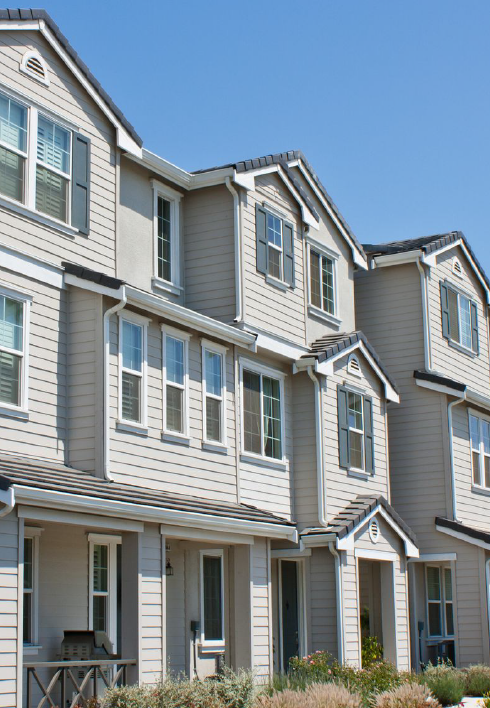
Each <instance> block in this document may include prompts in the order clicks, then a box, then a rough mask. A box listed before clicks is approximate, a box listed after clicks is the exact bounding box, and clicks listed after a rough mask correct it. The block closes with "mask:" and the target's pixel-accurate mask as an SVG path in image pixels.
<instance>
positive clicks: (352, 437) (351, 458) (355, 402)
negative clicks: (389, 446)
mask: <svg viewBox="0 0 490 708" xmlns="http://www.w3.org/2000/svg"><path fill="white" fill-rule="evenodd" d="M337 397H338V416H339V460H340V467H345V468H346V469H349V470H354V471H359V472H366V473H369V474H372V473H373V472H374V442H373V401H372V398H370V397H369V396H365V395H364V394H361V393H358V392H357V391H352V390H350V389H347V388H344V387H342V386H339V387H338V389H337Z"/></svg>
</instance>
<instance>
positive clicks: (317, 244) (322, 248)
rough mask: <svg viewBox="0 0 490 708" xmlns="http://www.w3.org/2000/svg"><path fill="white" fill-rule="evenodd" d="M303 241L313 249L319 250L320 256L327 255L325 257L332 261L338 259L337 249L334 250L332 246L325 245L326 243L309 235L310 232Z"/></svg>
mask: <svg viewBox="0 0 490 708" xmlns="http://www.w3.org/2000/svg"><path fill="white" fill-rule="evenodd" d="M305 241H306V244H307V245H308V246H310V247H312V248H313V249H314V250H315V251H319V252H320V253H321V255H322V256H327V258H330V259H331V260H334V261H339V260H340V253H339V252H338V251H334V250H333V248H331V247H330V246H327V244H326V243H322V242H321V241H318V240H317V239H316V238H314V237H313V236H311V234H309V233H307V234H306V236H305Z"/></svg>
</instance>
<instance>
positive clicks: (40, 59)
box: [19, 49, 49, 86]
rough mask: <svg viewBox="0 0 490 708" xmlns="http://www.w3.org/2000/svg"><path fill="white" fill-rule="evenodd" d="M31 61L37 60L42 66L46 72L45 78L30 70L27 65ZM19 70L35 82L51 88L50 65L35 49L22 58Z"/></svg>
mask: <svg viewBox="0 0 490 708" xmlns="http://www.w3.org/2000/svg"><path fill="white" fill-rule="evenodd" d="M31 59H35V60H36V61H38V62H39V63H40V64H41V67H42V70H43V71H44V76H38V74H36V72H35V71H32V70H31V69H29V67H28V66H27V64H28V63H29V62H30V61H31ZM19 70H20V71H21V72H22V73H23V74H26V75H27V76H29V77H30V78H31V79H34V80H35V81H38V82H39V83H40V84H44V85H45V86H49V72H48V65H47V64H46V62H45V61H44V59H43V57H42V56H41V55H40V54H39V52H37V51H36V50H34V49H30V50H28V51H27V52H26V53H25V54H24V56H23V57H22V59H21V61H20V64H19Z"/></svg>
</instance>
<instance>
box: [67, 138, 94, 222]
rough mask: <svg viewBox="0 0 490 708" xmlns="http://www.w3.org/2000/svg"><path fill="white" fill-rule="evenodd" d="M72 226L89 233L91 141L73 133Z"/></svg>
mask: <svg viewBox="0 0 490 708" xmlns="http://www.w3.org/2000/svg"><path fill="white" fill-rule="evenodd" d="M71 225H72V226H74V227H75V228H76V229H78V230H79V231H81V232H82V233H83V234H88V232H89V228H90V140H89V139H88V138H87V137H85V135H82V134H81V133H73V156H72V203H71Z"/></svg>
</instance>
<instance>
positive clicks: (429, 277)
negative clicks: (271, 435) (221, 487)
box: [356, 232, 490, 666]
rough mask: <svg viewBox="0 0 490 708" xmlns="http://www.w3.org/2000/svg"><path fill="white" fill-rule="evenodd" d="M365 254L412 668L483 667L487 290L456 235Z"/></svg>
mask: <svg viewBox="0 0 490 708" xmlns="http://www.w3.org/2000/svg"><path fill="white" fill-rule="evenodd" d="M364 248H365V251H366V252H367V254H368V258H369V263H370V268H369V270H366V271H364V272H362V273H361V272H358V273H357V274H356V311H357V322H358V324H359V326H361V327H362V328H363V330H364V332H365V333H366V334H367V335H368V336H369V338H370V341H371V342H372V343H373V344H374V346H375V347H376V350H377V351H378V352H379V353H380V355H381V357H382V358H383V361H384V362H385V364H386V365H387V366H388V367H389V370H390V372H391V373H392V374H393V376H395V378H396V380H397V382H398V385H399V386H400V392H401V402H400V405H399V406H393V407H392V406H390V408H389V411H388V417H389V427H390V466H391V488H392V500H393V505H394V507H395V508H396V510H397V511H398V513H399V514H401V516H402V517H403V519H404V520H405V521H406V522H407V523H408V524H410V527H411V528H412V529H413V530H414V531H415V533H416V535H417V539H418V543H419V548H420V556H419V558H418V559H411V562H410V566H411V570H410V576H411V579H410V603H411V635H412V664H413V665H414V666H416V665H418V664H419V662H427V661H428V660H429V659H431V660H432V661H434V660H435V659H437V657H447V658H449V659H451V660H452V661H453V662H454V661H455V662H456V664H457V665H461V666H464V665H468V664H475V663H481V662H484V663H488V662H489V659H490V657H489V613H488V601H489V600H488V598H489V596H490V595H489V587H488V584H489V578H490V575H489V562H490V555H489V550H490V521H489V517H488V508H489V507H488V495H489V493H490V474H489V470H490V467H489V459H490V458H489V451H490V447H489V446H490V443H489V440H490V438H489V431H490V428H489V425H490V423H489V421H490V417H489V414H490V389H489V375H490V363H489V347H488V342H489V333H488V304H489V286H490V283H489V281H488V278H487V276H486V275H485V273H484V271H483V269H482V267H481V266H480V264H479V263H478V261H477V259H476V256H475V254H474V253H473V251H472V250H471V248H470V245H469V244H468V242H467V240H466V238H465V237H464V235H463V234H462V233H461V232H452V233H448V234H439V235H436V236H430V237H427V238H420V239H413V240H409V241H399V242H393V243H388V244H382V245H369V246H365V247H364Z"/></svg>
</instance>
